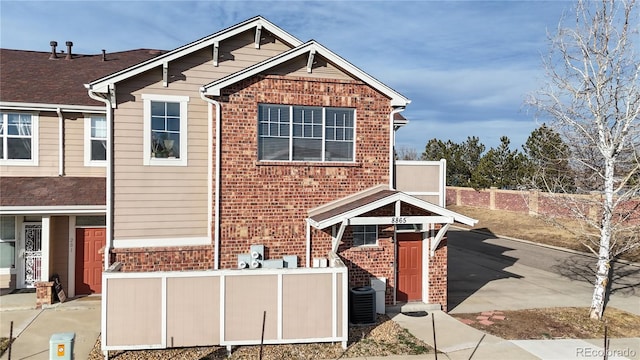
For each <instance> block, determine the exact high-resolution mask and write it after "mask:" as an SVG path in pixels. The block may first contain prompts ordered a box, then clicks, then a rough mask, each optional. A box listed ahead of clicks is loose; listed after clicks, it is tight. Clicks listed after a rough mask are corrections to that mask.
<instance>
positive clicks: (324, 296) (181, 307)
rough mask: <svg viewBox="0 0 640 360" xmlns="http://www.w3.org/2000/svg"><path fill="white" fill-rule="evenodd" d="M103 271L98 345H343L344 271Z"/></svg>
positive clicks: (345, 327)
mask: <svg viewBox="0 0 640 360" xmlns="http://www.w3.org/2000/svg"><path fill="white" fill-rule="evenodd" d="M336 263H337V265H336V266H335V267H331V268H299V269H260V270H217V271H214V270H211V271H180V272H125V273H121V272H106V273H104V274H103V284H104V286H105V291H104V292H103V304H102V311H103V314H102V315H103V317H102V319H103V322H102V349H103V350H131V349H154V348H169V347H187V346H212V345H221V346H227V347H229V346H231V345H252V344H254V345H255V344H260V341H261V338H262V331H263V321H264V343H265V344H283V343H313V342H341V343H342V345H343V347H346V343H347V335H348V312H347V307H348V288H347V279H348V277H347V268H346V267H345V266H344V264H342V262H341V261H337V262H336Z"/></svg>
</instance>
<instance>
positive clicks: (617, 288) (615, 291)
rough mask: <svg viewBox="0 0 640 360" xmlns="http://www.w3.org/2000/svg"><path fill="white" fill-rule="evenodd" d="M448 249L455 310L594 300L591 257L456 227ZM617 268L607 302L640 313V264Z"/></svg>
mask: <svg viewBox="0 0 640 360" xmlns="http://www.w3.org/2000/svg"><path fill="white" fill-rule="evenodd" d="M448 251H449V259H448V260H449V261H448V264H449V278H448V280H449V284H448V286H449V306H448V308H449V311H450V312H451V313H468V312H480V311H488V310H517V309H527V308H540V307H556V306H557V307H566V306H589V305H590V301H591V296H592V293H593V286H592V282H593V281H594V279H595V275H594V268H595V259H594V258H593V257H590V256H585V255H583V254H578V253H575V252H566V251H560V250H556V249H551V248H548V247H543V246H539V245H535V244H527V243H524V242H519V241H514V240H508V239H500V238H497V237H496V236H494V235H486V234H480V233H476V232H470V231H466V230H457V229H454V230H450V231H449V235H448ZM614 270H615V271H614V277H613V281H612V282H611V296H610V299H609V303H608V305H607V306H611V307H615V308H618V309H621V310H625V311H628V312H631V313H634V314H638V315H640V265H638V264H634V265H627V264H616V265H614Z"/></svg>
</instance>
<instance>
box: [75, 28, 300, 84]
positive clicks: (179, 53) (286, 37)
mask: <svg viewBox="0 0 640 360" xmlns="http://www.w3.org/2000/svg"><path fill="white" fill-rule="evenodd" d="M254 28H255V29H260V31H263V30H266V31H269V32H270V33H272V34H273V35H275V36H276V37H278V38H280V39H281V40H282V41H284V42H285V43H288V44H289V45H291V46H294V47H295V46H299V45H300V44H302V41H300V40H299V39H297V38H296V37H294V36H293V35H291V34H289V33H288V32H286V31H284V30H282V29H281V28H279V27H278V26H276V25H274V24H273V23H271V22H270V21H269V20H267V19H265V18H263V17H262V16H256V17H254V18H251V19H248V20H246V21H244V22H241V23H239V24H236V25H234V26H231V27H229V28H226V29H223V30H220V31H218V32H216V33H214V34H212V35H209V36H206V37H204V38H202V39H200V40H196V41H194V42H192V43H189V44H186V45H183V46H181V47H179V48H177V49H175V50H172V51H169V52H168V53H166V54H163V55H160V56H158V57H155V58H153V59H151V60H148V61H145V62H143V63H140V64H138V65H135V66H132V67H129V68H127V69H124V70H122V71H119V72H116V73H114V74H111V75H109V76H106V77H103V78H100V79H97V80H94V81H92V82H90V83H89V84H85V87H86V88H87V89H91V90H92V91H93V92H95V93H107V92H108V89H109V85H110V84H115V83H118V82H120V81H122V80H125V79H128V78H130V77H132V76H136V75H138V74H141V73H143V72H145V71H148V70H151V69H154V68H156V67H160V66H163V65H164V64H167V63H169V62H171V61H173V60H176V59H179V58H181V57H183V56H185V55H188V54H190V53H193V52H195V51H198V50H200V49H203V48H205V47H208V46H211V47H212V53H213V52H214V51H215V47H216V46H217V44H219V43H220V41H223V40H225V39H228V38H230V37H232V36H235V35H237V34H240V33H242V32H244V31H247V30H250V29H254ZM256 33H258V31H256ZM214 61H215V59H214Z"/></svg>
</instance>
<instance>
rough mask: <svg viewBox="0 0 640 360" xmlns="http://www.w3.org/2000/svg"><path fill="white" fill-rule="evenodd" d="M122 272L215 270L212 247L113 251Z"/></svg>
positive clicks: (113, 257)
mask: <svg viewBox="0 0 640 360" xmlns="http://www.w3.org/2000/svg"><path fill="white" fill-rule="evenodd" d="M111 252H112V256H111V260H112V261H119V262H121V263H122V271H125V272H127V271H185V270H207V269H213V247H212V246H182V247H175V246H173V247H154V248H149V249H145V248H135V249H111Z"/></svg>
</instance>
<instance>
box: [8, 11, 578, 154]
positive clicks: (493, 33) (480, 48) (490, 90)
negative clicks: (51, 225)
mask: <svg viewBox="0 0 640 360" xmlns="http://www.w3.org/2000/svg"><path fill="white" fill-rule="evenodd" d="M573 5H574V3H573V2H571V1H568V0H553V1H527V0H512V1H506V0H503V1H484V0H474V1H403V0H400V1H398V0H396V1H382V0H376V1H372V0H363V1H331V0H323V1H293V0H292V1H284V0H281V1H231V0H227V1H199V2H192V1H157V0H156V1H151V0H149V1H117V0H116V1H55V0H54V1H30V0H20V1H7V0H0V47H2V48H8V49H21V50H35V51H50V46H49V41H51V40H56V41H58V44H64V42H65V41H69V40H70V41H73V43H74V47H73V51H74V52H76V53H80V54H99V53H100V52H101V50H102V49H106V50H107V52H114V51H122V50H130V49H137V48H152V49H162V50H172V49H175V48H177V47H179V46H181V45H184V44H187V43H189V42H192V41H194V40H197V39H200V38H202V37H204V36H207V35H210V34H212V33H215V32H217V31H219V30H221V29H224V28H226V27H229V26H232V25H234V24H237V23H239V22H241V21H244V20H246V19H249V18H251V17H254V16H256V15H262V16H264V17H266V18H267V19H268V20H270V21H271V22H273V23H274V24H276V25H277V26H279V27H281V28H282V29H284V30H285V31H287V32H289V33H290V34H292V35H294V36H295V37H297V38H298V39H300V40H302V41H303V42H304V41H308V40H311V39H314V40H316V41H318V42H320V43H321V44H322V45H324V46H325V47H327V48H329V49H330V50H332V51H333V52H335V53H337V54H338V55H340V56H341V57H343V58H345V59H346V60H348V61H349V62H351V63H352V64H354V65H355V66H357V67H359V68H360V69H362V70H364V71H366V72H367V73H368V74H370V75H372V76H373V77H375V78H377V79H378V80H380V81H382V82H383V83H385V84H387V85H388V86H390V87H391V88H393V89H395V90H396V91H398V92H400V93H401V94H403V95H405V96H406V97H408V98H409V99H411V104H409V106H408V107H407V109H406V111H404V112H403V113H402V114H403V115H404V116H405V117H406V118H407V119H409V124H408V125H407V126H405V127H404V128H402V129H400V130H398V132H397V140H396V145H397V147H399V148H405V149H415V150H416V151H417V153H418V154H420V153H421V152H422V151H423V150H424V147H425V145H426V143H427V142H428V141H429V140H430V139H433V138H437V139H440V140H442V141H447V140H451V141H453V142H456V143H460V142H463V141H465V140H466V139H467V137H469V136H477V137H479V138H480V141H481V142H482V143H483V144H485V145H486V148H487V149H489V148H490V147H497V146H498V144H499V142H500V140H499V139H500V137H501V136H508V137H509V139H510V140H511V149H519V150H521V146H522V144H524V142H525V141H526V139H527V137H528V136H529V135H530V133H531V131H533V130H534V129H535V128H537V127H538V126H539V125H540V124H541V123H542V122H544V119H536V114H535V113H534V112H533V111H531V110H530V109H528V108H527V107H526V106H525V105H524V101H525V99H526V97H527V95H528V94H531V93H533V92H535V91H536V90H537V89H539V88H540V86H541V83H542V80H543V78H544V72H543V68H542V62H541V58H542V56H543V55H544V54H546V53H547V52H548V40H547V38H548V33H553V32H554V30H555V29H556V28H557V26H558V23H559V21H560V19H561V17H562V16H563V14H566V13H567V12H568V11H571V9H572V7H573ZM0 71H1V69H0Z"/></svg>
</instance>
